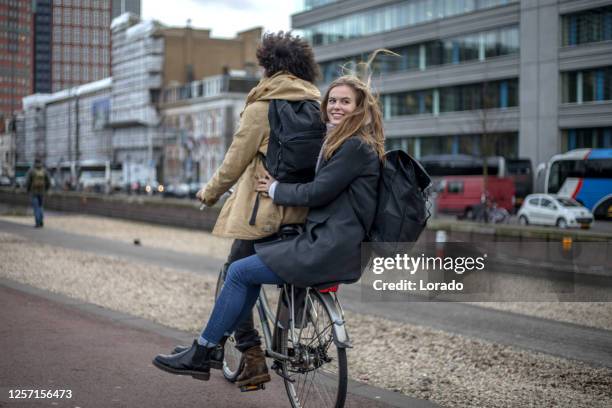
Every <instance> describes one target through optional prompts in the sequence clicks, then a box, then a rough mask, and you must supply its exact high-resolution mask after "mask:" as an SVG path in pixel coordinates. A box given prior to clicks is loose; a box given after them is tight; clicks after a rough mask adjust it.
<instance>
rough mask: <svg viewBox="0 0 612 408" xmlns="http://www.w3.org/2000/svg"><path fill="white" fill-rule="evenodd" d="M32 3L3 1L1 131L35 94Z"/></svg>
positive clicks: (0, 27)
mask: <svg viewBox="0 0 612 408" xmlns="http://www.w3.org/2000/svg"><path fill="white" fill-rule="evenodd" d="M31 55H32V2H31V1H20V0H2V1H0V127H1V128H2V129H4V126H5V122H6V121H7V120H12V118H13V116H14V115H15V114H16V113H17V112H18V111H20V110H21V99H22V98H23V97H24V96H26V95H29V94H30V93H32V58H31Z"/></svg>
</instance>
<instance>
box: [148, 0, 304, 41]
mask: <svg viewBox="0 0 612 408" xmlns="http://www.w3.org/2000/svg"><path fill="white" fill-rule="evenodd" d="M299 4H300V3H299V0H222V1H211V0H142V3H141V5H142V10H141V13H142V18H143V19H155V20H158V21H161V22H162V23H164V24H166V25H170V26H183V27H184V26H185V24H186V22H187V19H191V25H192V27H196V28H208V29H211V30H212V32H211V35H212V36H213V37H224V38H231V37H234V36H235V35H236V33H237V32H240V31H244V30H247V29H249V28H253V27H256V26H262V27H263V28H264V30H265V31H278V30H289V28H290V26H291V21H290V15H291V14H293V13H295V12H296V11H297V9H298V7H299Z"/></svg>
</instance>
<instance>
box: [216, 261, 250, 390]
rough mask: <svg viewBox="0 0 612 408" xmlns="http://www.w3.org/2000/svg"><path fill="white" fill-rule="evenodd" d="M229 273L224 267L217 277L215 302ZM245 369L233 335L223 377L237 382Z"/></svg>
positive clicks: (225, 352)
mask: <svg viewBox="0 0 612 408" xmlns="http://www.w3.org/2000/svg"><path fill="white" fill-rule="evenodd" d="M226 273H227V265H224V266H223V267H222V268H221V270H220V271H219V276H218V277H217V287H216V288H215V301H216V300H217V297H218V296H219V294H220V293H221V289H222V288H223V282H225V275H226ZM243 368H244V360H243V358H242V353H241V352H240V351H239V350H238V349H237V348H236V339H235V338H234V335H233V334H232V335H231V336H230V337H229V338H228V339H227V341H226V342H225V348H224V355H223V376H224V377H225V379H226V380H228V381H230V382H235V381H236V378H238V376H239V375H240V373H241V372H242V369H243Z"/></svg>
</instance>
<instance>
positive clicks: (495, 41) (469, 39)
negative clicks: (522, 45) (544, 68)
mask: <svg viewBox="0 0 612 408" xmlns="http://www.w3.org/2000/svg"><path fill="white" fill-rule="evenodd" d="M389 50H390V51H392V52H394V53H396V54H397V56H395V55H388V54H386V55H385V54H379V55H378V56H377V57H376V59H375V60H374V62H373V66H372V68H373V72H374V74H378V73H380V74H388V73H394V72H404V71H411V70H421V71H423V70H426V69H429V68H432V67H437V66H440V65H446V64H460V63H463V62H471V61H484V60H485V59H489V58H494V57H499V56H503V55H512V54H517V53H518V52H519V29H518V26H510V27H504V28H499V29H495V30H488V31H482V32H476V33H471V34H464V35H460V36H456V37H451V38H444V39H439V40H433V41H427V42H424V43H420V44H411V45H406V46H403V47H396V48H391V49H389ZM368 57H369V56H368V53H362V54H359V55H352V56H349V57H344V58H340V59H335V60H331V61H325V62H322V63H321V64H320V68H321V75H322V79H323V82H324V83H327V82H331V81H332V80H333V79H334V78H336V77H337V76H339V75H342V73H343V72H344V71H345V70H354V69H355V67H356V64H357V63H358V62H360V61H367V60H368Z"/></svg>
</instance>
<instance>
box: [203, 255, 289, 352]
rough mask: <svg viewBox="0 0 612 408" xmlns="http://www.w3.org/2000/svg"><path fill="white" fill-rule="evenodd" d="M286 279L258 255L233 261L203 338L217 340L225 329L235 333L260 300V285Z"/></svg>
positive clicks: (278, 282)
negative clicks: (280, 276)
mask: <svg viewBox="0 0 612 408" xmlns="http://www.w3.org/2000/svg"><path fill="white" fill-rule="evenodd" d="M283 283H285V282H284V281H283V280H282V279H281V278H279V277H278V275H276V274H275V273H274V272H272V270H270V268H268V267H267V266H266V265H265V264H264V263H263V262H262V261H261V259H260V258H259V256H258V255H251V256H249V257H246V258H243V259H240V260H238V261H236V262H234V263H232V264H231V265H230V266H229V268H228V270H227V276H226V278H225V284H224V285H223V289H222V290H221V293H220V294H219V297H218V298H217V301H216V303H215V307H214V308H213V311H212V314H211V315H210V319H209V320H208V324H207V325H206V327H205V328H204V330H203V331H202V334H201V336H200V337H201V340H202V339H203V340H206V341H207V342H209V343H212V344H218V343H219V341H220V340H221V338H222V337H223V335H224V333H226V332H227V333H232V332H233V331H234V330H235V329H236V326H238V323H240V322H241V321H242V320H244V319H245V318H247V317H248V316H249V315H250V313H251V310H252V309H253V306H255V302H257V297H258V296H259V291H260V289H261V285H263V284H266V285H268V284H275V285H282V284H283Z"/></svg>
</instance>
